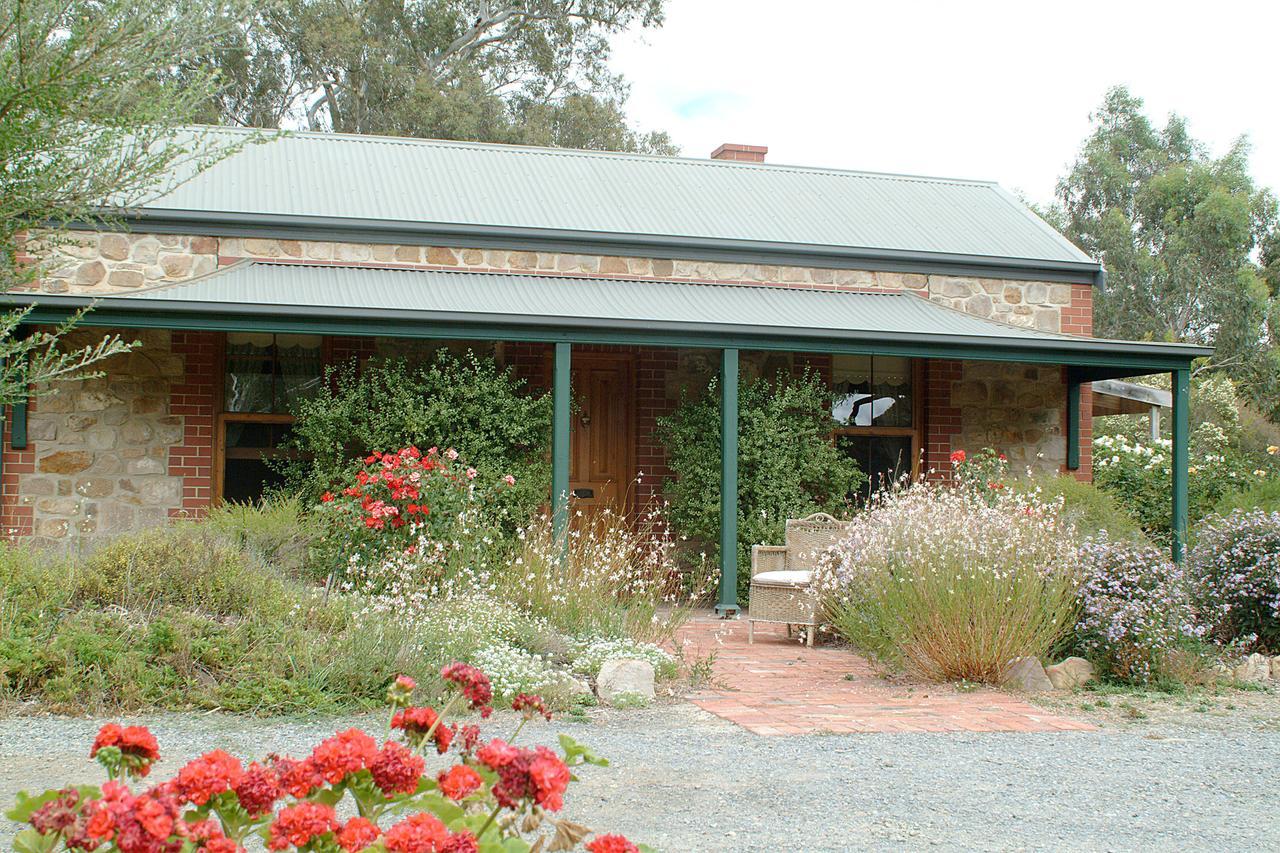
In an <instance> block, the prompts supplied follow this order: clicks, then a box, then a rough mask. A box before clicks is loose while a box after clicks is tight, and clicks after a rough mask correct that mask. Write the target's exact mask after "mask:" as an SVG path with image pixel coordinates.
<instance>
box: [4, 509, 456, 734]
mask: <svg viewBox="0 0 1280 853" xmlns="http://www.w3.org/2000/svg"><path fill="white" fill-rule="evenodd" d="M362 609H363V605H361V604H360V603H358V602H354V601H350V600H347V599H345V598H342V597H338V596H329V597H328V598H327V599H326V598H325V596H324V595H323V594H322V593H321V592H320V591H319V590H316V589H314V588H312V587H310V586H308V585H304V584H301V583H298V582H297V581H293V580H290V579H288V578H285V577H284V576H282V575H281V574H280V573H279V572H278V571H275V570H274V569H272V568H269V567H266V566H264V565H262V563H261V562H260V561H259V560H258V559H256V558H255V557H254V556H253V555H252V554H249V553H247V552H245V551H240V550H237V549H236V548H235V547H234V546H233V545H232V544H231V543H230V542H229V541H228V540H227V539H225V538H222V537H221V536H220V535H219V534H218V533H217V531H215V530H213V529H212V528H204V527H202V526H201V525H198V524H194V523H181V524H176V525H172V526H169V527H164V528H156V529H153V530H148V531H144V532H142V533H138V534H131V535H128V536H123V537H120V538H118V539H117V540H115V541H113V542H111V543H108V544H106V545H105V546H103V547H102V548H100V549H99V550H97V551H95V552H93V553H92V554H90V555H89V556H88V557H86V558H82V559H72V558H66V557H60V556H58V555H55V554H52V553H48V552H36V551H33V550H31V549H29V548H27V547H24V546H18V545H15V546H3V547H0V693H2V694H3V695H7V696H10V697H13V698H17V699H22V700H30V699H35V700H39V701H41V702H42V703H43V704H44V705H45V706H46V707H48V708H51V709H54V710H65V711H72V712H75V713H85V712H100V711H103V710H106V709H113V708H121V709H129V710H138V709H148V708H173V709H187V708H221V709H225V710H231V711H244V712H252V713H287V712H299V713H300V712H311V711H338V710H344V709H353V708H363V707H369V706H370V705H372V704H374V703H376V702H377V701H378V700H379V698H380V696H381V692H382V686H383V685H385V683H386V680H387V679H388V678H389V677H390V676H392V675H394V674H395V673H396V672H399V671H408V672H410V673H411V674H413V675H415V676H417V677H420V678H422V679H423V680H424V683H426V684H430V683H431V667H433V666H436V665H438V663H437V662H436V661H434V660H432V659H431V658H430V655H429V654H428V650H427V649H425V648H424V647H423V645H422V643H421V641H420V639H419V638H418V637H417V636H415V635H414V633H413V631H412V630H411V629H410V628H409V627H408V626H406V625H404V624H403V622H402V620H400V619H397V618H394V617H390V616H386V617H383V616H380V615H378V614H372V615H370V614H362V613H361V610H362Z"/></svg>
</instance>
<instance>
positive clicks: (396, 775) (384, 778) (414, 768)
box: [369, 741, 427, 797]
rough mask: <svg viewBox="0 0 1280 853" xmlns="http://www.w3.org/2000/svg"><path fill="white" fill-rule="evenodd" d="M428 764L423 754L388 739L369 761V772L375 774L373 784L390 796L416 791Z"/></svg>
mask: <svg viewBox="0 0 1280 853" xmlns="http://www.w3.org/2000/svg"><path fill="white" fill-rule="evenodd" d="M426 766H427V765H426V762H425V761H423V760H422V756H420V755H415V754H414V753H413V752H410V751H409V749H407V748H406V747H405V746H403V745H402V744H398V743H396V742H394V741H388V742H387V743H385V744H383V747H382V750H381V751H380V752H379V753H378V754H377V755H376V756H375V757H374V759H373V761H371V762H369V773H370V774H371V775H372V776H373V784H375V785H377V786H378V788H379V789H380V790H381V791H382V793H384V794H386V795H387V796H388V797H389V796H391V795H392V794H412V793H413V792H414V791H416V790H417V789H418V781H419V780H420V779H421V778H422V773H423V771H424V770H426Z"/></svg>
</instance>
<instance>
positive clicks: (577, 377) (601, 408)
mask: <svg viewBox="0 0 1280 853" xmlns="http://www.w3.org/2000/svg"><path fill="white" fill-rule="evenodd" d="M572 364H573V368H572V388H573V402H574V409H573V412H572V413H571V415H570V424H569V435H570V441H569V491H570V494H572V495H573V496H574V504H575V505H576V506H577V507H578V508H579V509H583V510H586V509H587V508H589V507H593V506H604V505H611V506H613V507H615V508H616V509H618V510H625V506H624V504H625V502H626V500H627V496H628V495H629V493H630V491H631V488H630V487H631V480H632V477H634V475H635V472H634V469H633V463H632V457H633V449H634V446H635V443H634V440H633V432H634V423H635V417H634V415H635V408H634V406H635V403H634V398H633V396H632V368H633V359H632V356H631V355H630V354H629V353H580V354H579V353H574V355H573V362H572Z"/></svg>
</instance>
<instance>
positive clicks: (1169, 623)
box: [1075, 539, 1201, 683]
mask: <svg viewBox="0 0 1280 853" xmlns="http://www.w3.org/2000/svg"><path fill="white" fill-rule="evenodd" d="M1080 568H1081V572H1082V577H1081V580H1082V583H1081V586H1080V618H1079V620H1078V622H1077V623H1076V629H1075V642H1076V645H1077V646H1078V647H1079V648H1080V649H1081V650H1082V651H1083V652H1084V653H1085V655H1086V657H1088V658H1090V659H1091V660H1092V661H1093V662H1094V663H1095V664H1097V665H1098V667H1099V669H1100V670H1101V671H1102V673H1104V674H1106V675H1108V676H1110V677H1112V678H1115V679H1117V680H1120V681H1131V682H1139V683H1148V682H1153V681H1159V680H1160V679H1161V678H1162V677H1163V676H1164V675H1165V674H1166V671H1165V670H1166V659H1167V658H1168V657H1169V656H1171V655H1173V654H1175V653H1176V651H1177V650H1178V649H1179V648H1180V647H1182V646H1184V645H1185V644H1186V643H1187V642H1188V641H1193V640H1196V639H1197V638H1198V637H1199V635H1200V634H1201V630H1200V628H1199V627H1198V626H1197V625H1196V622H1195V614H1194V611H1193V609H1192V602H1191V597H1190V594H1189V587H1188V584H1187V580H1186V576H1185V575H1184V573H1183V571H1182V569H1180V568H1179V567H1178V566H1177V565H1175V564H1174V563H1173V562H1172V561H1171V560H1170V559H1169V558H1168V557H1167V556H1166V555H1165V553H1164V551H1163V550H1161V549H1159V548H1157V547H1155V546H1153V545H1147V544H1141V543H1135V542H1110V541H1107V540H1106V539H1099V540H1097V541H1093V542H1086V543H1085V544H1084V545H1083V546H1082V547H1081V549H1080Z"/></svg>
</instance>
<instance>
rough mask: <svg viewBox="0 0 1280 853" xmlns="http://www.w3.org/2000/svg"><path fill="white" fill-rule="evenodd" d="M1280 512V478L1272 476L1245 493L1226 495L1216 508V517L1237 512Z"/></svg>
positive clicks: (1214, 510)
mask: <svg viewBox="0 0 1280 853" xmlns="http://www.w3.org/2000/svg"><path fill="white" fill-rule="evenodd" d="M1238 509H1240V510H1245V511H1246V512H1247V511H1249V510H1255V509H1257V510H1262V511H1263V512H1280V476H1274V475H1273V476H1270V477H1267V478H1266V479H1264V480H1262V481H1261V482H1259V483H1258V484H1257V485H1254V486H1252V487H1250V488H1248V489H1245V490H1244V491H1243V492H1232V493H1230V494H1227V495H1225V496H1224V497H1223V498H1222V500H1220V501H1218V503H1217V504H1216V505H1215V506H1214V508H1213V512H1214V514H1215V515H1230V514H1231V513H1232V512H1234V511H1236V510H1238Z"/></svg>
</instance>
